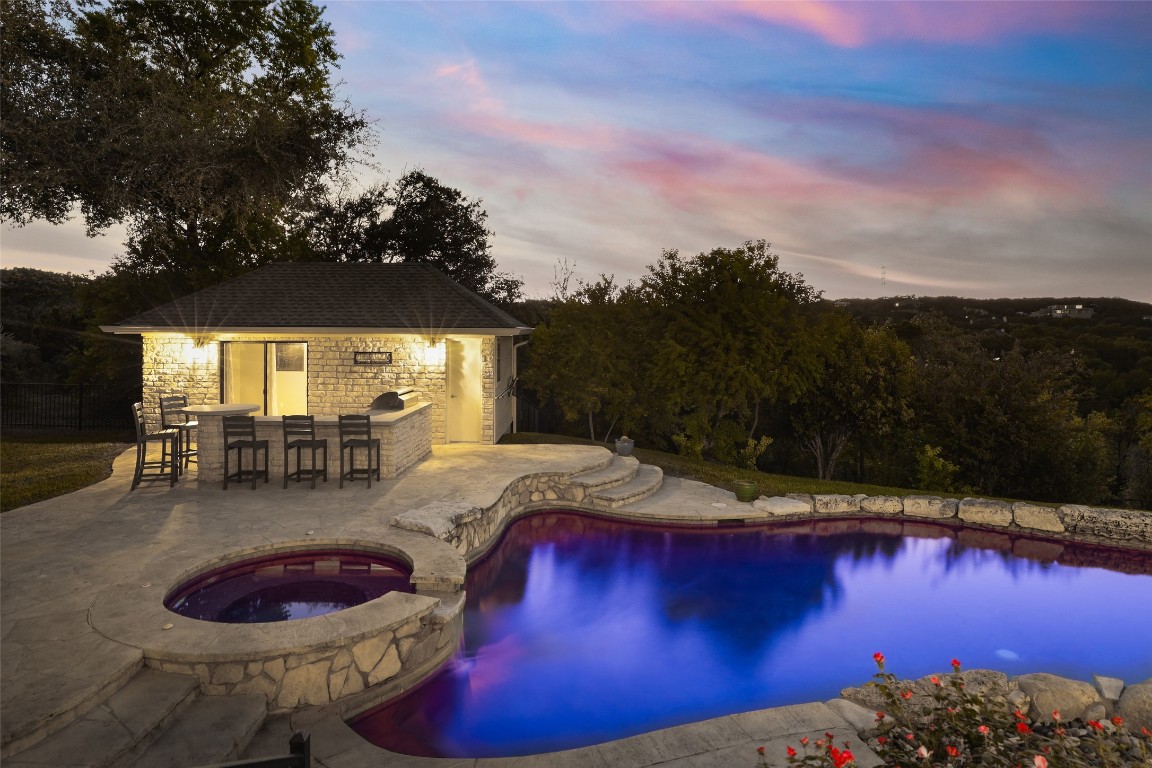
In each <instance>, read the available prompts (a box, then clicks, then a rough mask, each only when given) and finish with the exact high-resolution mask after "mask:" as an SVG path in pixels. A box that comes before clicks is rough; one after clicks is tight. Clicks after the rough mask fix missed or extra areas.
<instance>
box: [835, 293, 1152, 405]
mask: <svg viewBox="0 0 1152 768" xmlns="http://www.w3.org/2000/svg"><path fill="white" fill-rule="evenodd" d="M833 303H834V304H835V305H836V306H838V307H840V308H842V309H843V310H844V311H846V312H848V313H850V314H851V315H853V316H854V317H855V318H856V319H857V320H859V321H860V322H862V323H865V324H869V325H891V326H893V327H894V328H895V329H896V332H897V334H898V335H899V336H900V337H901V338H902V339H904V340H905V341H907V342H909V343H910V344H912V345H913V348H915V340H916V337H917V336H918V335H919V328H918V326H917V324H916V323H915V322H914V320H915V318H917V317H918V316H920V315H925V314H929V315H934V316H936V317H939V318H942V319H943V320H945V321H946V322H948V323H949V324H950V325H952V326H954V327H955V328H957V329H958V330H961V331H964V332H966V333H970V334H973V335H974V336H976V337H977V339H978V340H979V342H980V344H981V346H983V347H984V349H986V350H987V351H988V353H989V355H992V356H993V357H996V356H999V355H1001V354H1003V353H1005V352H1007V351H1008V350H1010V349H1014V348H1015V349H1019V350H1021V351H1023V352H1025V353H1029V354H1030V353H1034V352H1040V351H1058V352H1064V353H1067V354H1070V355H1076V356H1077V357H1079V358H1080V361H1081V363H1082V375H1081V377H1080V382H1079V384H1080V386H1081V388H1082V390H1083V394H1084V398H1083V400H1082V401H1081V407H1082V410H1083V411H1084V412H1088V411H1104V412H1107V413H1115V412H1116V411H1117V410H1118V409H1120V408H1121V407H1122V406H1123V405H1124V403H1125V402H1126V401H1128V400H1129V399H1130V398H1133V397H1136V396H1138V395H1140V394H1141V393H1143V392H1148V391H1152V304H1148V303H1144V302H1139V301H1130V300H1128V299H1119V298H1087V297H1072V298H1068V297H1065V298H1029V299H965V298H961V297H957V296H935V297H928V296H890V297H884V298H879V299H841V300H838V301H836V302H833ZM1050 307H1071V308H1073V309H1072V312H1071V313H1072V314H1075V315H1088V314H1090V315H1091V316H1090V317H1085V316H1056V317H1053V316H1051V315H1048V316H1036V314H1035V313H1038V312H1041V311H1042V310H1045V309H1046V308H1050ZM1076 307H1080V308H1081V310H1080V311H1077V310H1076V309H1075V308H1076ZM1083 310H1091V312H1090V313H1089V312H1086V311H1083Z"/></svg>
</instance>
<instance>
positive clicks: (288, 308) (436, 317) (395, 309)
mask: <svg viewBox="0 0 1152 768" xmlns="http://www.w3.org/2000/svg"><path fill="white" fill-rule="evenodd" d="M246 328H265V329H267V328H284V329H289V328H291V329H300V328H350V329H351V328H355V329H360V330H368V329H380V330H391V331H398V332H404V331H407V332H451V331H467V330H479V329H491V330H504V333H503V334H501V335H507V334H508V332H509V331H511V332H512V333H517V332H519V333H526V332H527V331H528V330H529V329H527V328H525V327H524V324H523V323H521V322H520V321H518V320H517V319H516V318H514V317H512V316H511V315H509V314H508V313H507V312H505V311H504V310H502V309H499V308H497V307H496V306H494V305H493V304H491V303H489V302H488V301H487V300H486V299H484V298H481V297H480V296H478V295H477V294H475V293H473V292H472V291H470V290H468V289H467V288H465V287H464V286H462V285H460V284H459V283H457V282H455V281H453V280H451V279H449V278H448V277H446V276H445V275H444V274H443V273H441V272H440V271H439V270H437V269H436V268H435V267H433V266H431V265H429V264H334V263H328V262H321V263H310V262H308V263H301V262H282V263H276V264H269V265H267V266H265V267H261V268H260V269H257V270H255V271H252V272H249V273H248V274H246V275H241V276H240V277H237V278H234V279H232V280H228V281H227V282H224V283H220V284H219V285H216V286H213V287H211V288H206V289H205V290H203V291H197V292H196V293H193V294H189V295H188V296H185V297H183V298H181V299H177V300H176V301H173V302H171V303H169V304H165V305H163V306H160V307H156V308H155V309H151V310H149V311H147V312H144V313H142V314H139V315H136V316H135V317H132V318H129V319H127V320H123V321H121V322H119V323H117V324H115V325H111V326H104V329H105V330H108V331H113V332H120V333H124V332H132V331H133V330H166V329H172V330H179V331H183V332H185V333H207V332H212V331H221V330H243V329H246Z"/></svg>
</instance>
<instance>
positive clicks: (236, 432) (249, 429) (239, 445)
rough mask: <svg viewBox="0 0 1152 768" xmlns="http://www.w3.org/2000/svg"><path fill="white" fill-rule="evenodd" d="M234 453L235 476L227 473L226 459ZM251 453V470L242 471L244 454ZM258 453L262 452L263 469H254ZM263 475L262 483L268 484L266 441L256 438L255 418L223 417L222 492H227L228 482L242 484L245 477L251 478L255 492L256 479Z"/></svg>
mask: <svg viewBox="0 0 1152 768" xmlns="http://www.w3.org/2000/svg"><path fill="white" fill-rule="evenodd" d="M232 451H236V474H231V473H230V472H229V471H228V457H229V456H230V455H231V454H232ZM245 451H251V453H252V469H251V470H245V469H244V452H245ZM260 451H263V452H264V469H257V468H256V457H257V455H258V453H259V452H260ZM261 475H263V477H264V482H268V441H267V440H258V439H257V438H256V418H255V417H254V416H225V417H224V490H228V481H229V480H232V479H235V480H236V482H238V483H242V482H244V478H245V476H251V478H252V490H256V478H257V477H260V476H261Z"/></svg>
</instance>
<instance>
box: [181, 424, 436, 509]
mask: <svg viewBox="0 0 1152 768" xmlns="http://www.w3.org/2000/svg"><path fill="white" fill-rule="evenodd" d="M371 416H372V437H374V438H379V439H380V477H381V479H385V478H390V477H396V476H397V475H399V474H400V473H402V472H403V471H404V470H406V469H408V468H409V467H410V466H412V465H413V464H415V463H416V462H418V461H420V460H421V459H423V458H424V457H426V456H427V455H428V454H429V453H431V452H432V405H431V404H430V403H420V404H418V405H415V406H413V407H411V408H405V409H404V410H403V411H386V412H384V411H373V412H371ZM197 418H198V419H199V421H200V428H199V430H198V434H197V436H196V442H197V450H198V451H199V453H198V456H197V460H198V463H197V476H198V482H197V487H199V488H213V487H214V488H223V487H224V429H223V423H224V422H223V419H222V418H221V417H219V416H212V415H204V414H201V415H199V416H198V417H197ZM316 437H317V439H327V440H328V482H330V483H338V482H339V480H340V436H339V428H338V426H337V417H336V416H317V417H316ZM256 438H257V439H258V440H267V441H268V472H269V478H268V482H269V484H273V483H275V484H277V485H279V484H281V483H282V482H283V477H284V427H283V420H282V419H281V418H280V417H279V416H257V417H256ZM293 454H295V451H293ZM311 458H312V454H311V452H310V451H301V461H302V462H303V464H304V467H305V468H307V467H308V466H309V462H310V461H311ZM319 458H320V457H319V456H317V459H319ZM373 460H374V459H373ZM347 461H348V459H347V456H345V468H347ZM365 461H366V458H365V451H364V449H363V448H361V449H357V452H356V466H357V467H364V466H365ZM251 463H252V459H251V453H250V452H249V451H245V452H244V468H245V469H250V468H251ZM235 466H236V455H235V453H233V455H232V456H231V458H230V459H229V469H231V470H232V471H235ZM257 466H259V467H260V468H261V469H263V466H264V458H263V456H262V455H259V456H258V458H257ZM295 470H296V459H295V458H293V459H292V461H291V463H290V464H289V471H292V472H294V471H295ZM289 482H295V480H290V481H289ZM301 482H302V483H308V482H310V481H309V480H308V479H307V475H305V479H303V480H301ZM316 482H317V483H320V482H322V480H320V479H319V478H318V479H317V481H316ZM345 482H348V481H345ZM354 482H358V483H363V482H364V480H363V478H360V479H359V480H356V481H354ZM248 483H250V481H248V480H246V481H244V482H243V483H239V484H237V483H236V481H235V480H233V481H230V482H229V483H228V487H229V490H231V489H232V487H233V485H234V484H237V485H238V486H239V487H244V486H245V485H247V484H248ZM262 484H263V482H262V481H257V485H262Z"/></svg>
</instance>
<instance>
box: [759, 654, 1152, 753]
mask: <svg viewBox="0 0 1152 768" xmlns="http://www.w3.org/2000/svg"><path fill="white" fill-rule="evenodd" d="M873 658H874V659H875V661H876V665H877V667H879V671H878V672H877V673H876V675H875V676H874V677H875V680H874V681H873V682H870V683H868V687H874V688H876V689H877V691H878V692H879V694H880V696H881V698H882V699H883V701H884V702H885V711H884V712H877V713H876V735H874V736H873V737H872V738H871V739H869V741H868V746H869V747H871V748H872V750H873V751H874V752H875V753H876V754H877V755H878V756H879V757H880V758H881V759H882V760H883V761H884V764H885V765H887V766H898V767H900V768H925V766H956V767H957V768H960V767H961V766H1020V767H1021V768H1049V767H1051V768H1064V767H1065V766H1094V767H1095V766H1100V767H1102V768H1109V767H1111V766H1117V767H1119V766H1133V765H1152V734H1150V733H1149V731H1148V729H1147V728H1142V729H1141V732H1140V733H1139V734H1132V733H1129V732H1128V730H1127V728H1126V727H1125V725H1124V721H1123V719H1122V718H1120V717H1113V718H1112V719H1111V720H1105V721H1102V722H1101V721H1097V720H1088V721H1082V720H1063V719H1061V717H1060V713H1059V712H1058V711H1054V712H1052V720H1051V722H1033V721H1032V720H1030V719H1029V718H1028V717H1027V716H1026V715H1025V714H1024V713H1022V712H1021V711H1020V710H1018V709H1017V710H1014V711H1010V710H1009V709H1008V708H1007V707H1005V706H1003V704H1002V703H996V702H993V701H990V700H988V699H986V698H984V697H981V696H978V695H976V694H975V693H972V692H969V691H968V690H966V688H965V682H964V679H963V678H962V676H961V675H960V674H959V672H960V662H959V661H957V660H956V659H953V660H952V670H953V674H951V675H941V676H934V677H932V678H931V682H932V684H933V686H934V690H933V692H932V697H931V701H929V702H920V701H917V702H913V701H912V699H913V694H912V690H911V688H910V686H909V684H908V683H907V682H901V681H900V680H898V679H897V678H896V677H895V676H894V675H892V674H890V673H886V672H885V671H884V655H883V654H881V653H877V654H874V655H873ZM758 752H759V754H760V765H762V766H766V765H768V762H767V760H766V756H765V754H764V748H763V747H761V748H760V749H759V750H758ZM785 757H786V759H787V762H788V764H789V765H811V766H834V768H844V767H845V766H852V765H854V764H855V758H854V756H853V755H852V753H851V751H850V750H849V748H848V744H847V743H845V744H844V745H843V749H840V748H838V747H837V746H836V745H835V744H834V743H833V738H832V734H830V733H828V734H825V735H824V738H823V739H816V740H815V742H810V740H809V739H808V738H803V739H801V740H800V741H799V749H797V748H796V747H794V746H789V747H788V748H787V753H786V755H785Z"/></svg>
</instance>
